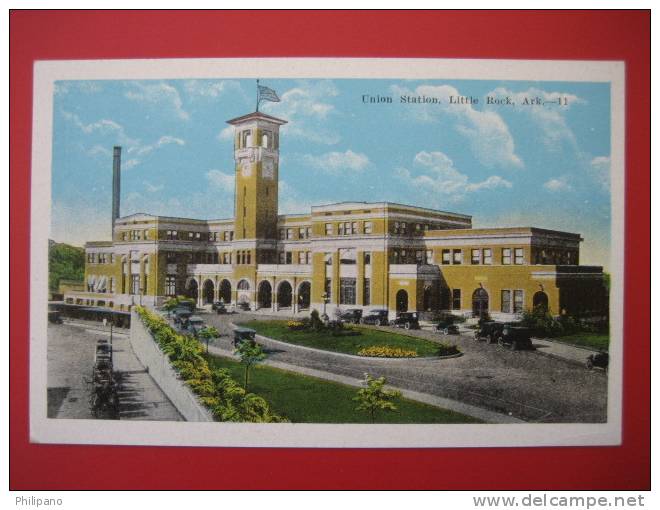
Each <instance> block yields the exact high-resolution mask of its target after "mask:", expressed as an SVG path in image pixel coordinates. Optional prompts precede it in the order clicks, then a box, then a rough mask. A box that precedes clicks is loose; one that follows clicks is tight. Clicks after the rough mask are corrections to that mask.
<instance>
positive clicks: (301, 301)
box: [298, 282, 312, 310]
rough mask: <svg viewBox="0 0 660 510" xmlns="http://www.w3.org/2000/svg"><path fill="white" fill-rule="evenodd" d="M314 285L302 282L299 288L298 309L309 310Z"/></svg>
mask: <svg viewBox="0 0 660 510" xmlns="http://www.w3.org/2000/svg"><path fill="white" fill-rule="evenodd" d="M311 294H312V285H311V284H310V283H309V282H302V283H301V284H300V285H299V286H298V309H299V310H308V309H309V305H310V303H311Z"/></svg>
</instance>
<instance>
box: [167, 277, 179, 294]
mask: <svg viewBox="0 0 660 510" xmlns="http://www.w3.org/2000/svg"><path fill="white" fill-rule="evenodd" d="M165 295H166V296H176V277H175V276H171V275H169V276H166V277H165Z"/></svg>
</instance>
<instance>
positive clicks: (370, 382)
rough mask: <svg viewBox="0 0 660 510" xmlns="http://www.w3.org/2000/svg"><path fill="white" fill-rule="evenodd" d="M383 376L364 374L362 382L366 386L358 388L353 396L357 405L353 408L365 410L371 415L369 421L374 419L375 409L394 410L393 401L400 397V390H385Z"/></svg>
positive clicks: (395, 408)
mask: <svg viewBox="0 0 660 510" xmlns="http://www.w3.org/2000/svg"><path fill="white" fill-rule="evenodd" d="M385 382H386V380H385V378H384V377H379V378H378V379H376V378H374V377H372V376H370V375H369V374H364V384H365V386H366V388H362V389H360V390H358V392H357V395H356V396H355V397H354V398H353V400H355V401H356V402H358V403H359V405H358V406H357V407H356V408H355V409H356V410H357V411H366V412H368V413H369V415H370V417H371V423H374V422H375V421H376V411H396V410H397V407H396V405H395V404H394V401H395V400H396V399H398V398H400V397H401V392H400V391H396V390H386V389H384V386H385Z"/></svg>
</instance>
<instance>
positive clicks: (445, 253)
mask: <svg viewBox="0 0 660 510" xmlns="http://www.w3.org/2000/svg"><path fill="white" fill-rule="evenodd" d="M442 263H443V264H445V265H447V264H451V250H442Z"/></svg>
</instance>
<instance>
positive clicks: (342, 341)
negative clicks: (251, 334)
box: [240, 321, 440, 357]
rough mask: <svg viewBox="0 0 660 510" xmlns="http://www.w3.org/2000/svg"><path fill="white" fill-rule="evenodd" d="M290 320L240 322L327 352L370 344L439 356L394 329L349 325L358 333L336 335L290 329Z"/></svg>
mask: <svg viewBox="0 0 660 510" xmlns="http://www.w3.org/2000/svg"><path fill="white" fill-rule="evenodd" d="M286 323H287V321H249V322H243V323H241V324H240V325H241V326H245V327H248V328H252V329H254V330H256V331H257V333H258V334H260V335H264V336H267V337H270V338H273V339H275V340H281V341H282V342H288V343H290V344H295V345H303V346H305V347H313V348H315V349H323V350H326V351H333V352H343V353H346V354H355V355H357V353H358V352H359V351H360V350H361V349H366V348H368V347H382V346H386V347H393V348H397V347H398V348H401V349H406V350H414V351H417V356H420V357H425V356H436V355H437V354H438V349H439V347H440V346H439V345H438V344H437V343H435V342H431V341H429V340H424V339H423V338H417V337H413V336H407V335H402V334H399V333H395V332H394V331H392V332H390V331H382V330H378V329H372V328H368V327H360V326H346V328H347V329H353V330H355V331H359V332H360V334H359V335H357V336H333V335H332V334H331V333H330V332H329V331H320V332H316V331H309V330H302V331H300V330H298V331H296V330H291V329H289V328H288V327H287V325H286Z"/></svg>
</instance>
